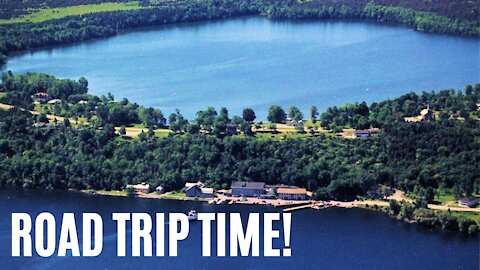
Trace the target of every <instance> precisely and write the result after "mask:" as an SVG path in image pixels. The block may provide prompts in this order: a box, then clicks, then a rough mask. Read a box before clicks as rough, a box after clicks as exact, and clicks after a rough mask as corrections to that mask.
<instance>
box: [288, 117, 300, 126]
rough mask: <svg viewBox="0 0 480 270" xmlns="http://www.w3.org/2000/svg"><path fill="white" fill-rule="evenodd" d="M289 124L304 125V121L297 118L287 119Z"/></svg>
mask: <svg viewBox="0 0 480 270" xmlns="http://www.w3.org/2000/svg"><path fill="white" fill-rule="evenodd" d="M287 126H290V127H299V126H303V121H302V120H300V121H297V120H296V119H292V120H290V121H287Z"/></svg>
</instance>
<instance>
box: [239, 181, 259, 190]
mask: <svg viewBox="0 0 480 270" xmlns="http://www.w3.org/2000/svg"><path fill="white" fill-rule="evenodd" d="M230 187H231V188H240V189H264V188H265V183H264V182H239V181H233V182H232V185H231V186H230Z"/></svg>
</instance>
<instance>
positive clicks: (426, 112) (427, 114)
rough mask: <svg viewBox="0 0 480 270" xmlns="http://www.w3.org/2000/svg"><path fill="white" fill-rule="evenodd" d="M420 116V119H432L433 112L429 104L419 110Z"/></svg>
mask: <svg viewBox="0 0 480 270" xmlns="http://www.w3.org/2000/svg"><path fill="white" fill-rule="evenodd" d="M420 118H421V120H422V121H432V120H433V112H432V110H430V106H427V108H426V109H423V110H422V111H420Z"/></svg>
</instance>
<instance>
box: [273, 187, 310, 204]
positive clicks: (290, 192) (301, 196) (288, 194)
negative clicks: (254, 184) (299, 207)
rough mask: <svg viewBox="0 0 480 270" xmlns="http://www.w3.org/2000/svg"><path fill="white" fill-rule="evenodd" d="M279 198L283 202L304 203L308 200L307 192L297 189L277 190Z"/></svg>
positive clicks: (284, 188) (285, 188)
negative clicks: (294, 201)
mask: <svg viewBox="0 0 480 270" xmlns="http://www.w3.org/2000/svg"><path fill="white" fill-rule="evenodd" d="M277 197H278V198H279V199H282V200H296V201H304V200H306V199H307V190H306V189H304V188H297V187H280V188H277Z"/></svg>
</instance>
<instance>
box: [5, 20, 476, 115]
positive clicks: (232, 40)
mask: <svg viewBox="0 0 480 270" xmlns="http://www.w3.org/2000/svg"><path fill="white" fill-rule="evenodd" d="M479 59H480V43H479V40H478V39H467V38H461V37H455V36H444V35H436V34H426V33H420V32H415V31H413V30H411V29H408V28H403V27H394V26H388V25H380V24H371V23H364V22H348V21H340V22H338V21H315V22H314V21H301V22H292V21H270V20H268V19H266V18H263V17H246V18H237V19H230V20H224V21H213V22H201V23H194V24H181V25H169V26H164V27H158V28H154V29H143V30H141V31H135V32H126V33H122V34H120V35H118V36H115V37H111V38H106V39H100V40H95V41H90V42H85V43H78V44H73V45H68V46H62V47H55V48H49V49H42V50H36V51H33V52H27V53H22V54H18V55H15V56H12V57H10V58H9V63H8V65H7V66H6V68H5V69H11V70H12V71H13V72H14V73H23V72H27V71H34V72H44V73H50V74H53V75H55V76H58V77H62V78H72V79H78V78H79V77H81V76H84V77H86V78H87V79H88V80H89V83H90V92H91V93H93V94H106V93H108V92H111V93H113V94H114V95H115V97H117V98H123V97H126V98H128V99H129V100H131V101H134V102H137V103H139V104H141V105H145V106H153V107H158V108H161V109H162V110H163V111H164V113H165V114H166V115H168V114H170V113H171V112H173V111H174V110H175V109H176V108H179V109H180V110H181V111H182V112H183V114H184V115H185V116H187V117H188V118H190V119H191V118H192V117H194V116H195V113H196V112H197V111H199V110H202V109H205V108H207V107H208V106H214V107H216V108H217V110H219V109H220V107H222V106H225V107H227V108H228V109H229V110H230V113H231V114H240V113H241V111H242V109H243V108H245V107H252V108H253V109H254V110H255V111H256V112H257V116H258V118H259V119H260V120H265V119H266V115H267V110H268V107H269V106H270V105H272V104H278V105H282V106H284V107H285V109H287V108H288V107H289V106H292V105H295V106H298V107H299V108H300V109H301V110H303V112H304V115H305V116H307V115H308V110H309V108H310V106H311V105H317V107H318V108H319V109H320V111H323V110H324V109H325V108H327V107H328V106H332V105H337V106H338V105H343V104H345V103H346V102H356V101H359V102H360V101H367V102H369V103H370V102H373V101H381V100H383V99H385V98H393V97H397V96H400V95H402V94H405V93H407V92H409V91H416V92H418V91H423V90H427V91H430V90H440V89H445V88H455V89H463V88H464V86H465V85H466V84H471V83H476V82H480V61H479Z"/></svg>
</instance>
